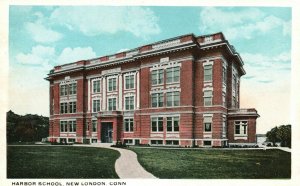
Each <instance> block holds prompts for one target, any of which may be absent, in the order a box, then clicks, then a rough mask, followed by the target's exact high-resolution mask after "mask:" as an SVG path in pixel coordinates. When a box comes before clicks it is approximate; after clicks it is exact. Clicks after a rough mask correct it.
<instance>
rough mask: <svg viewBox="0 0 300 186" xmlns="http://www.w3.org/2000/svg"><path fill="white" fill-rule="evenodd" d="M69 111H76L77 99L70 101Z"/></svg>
mask: <svg viewBox="0 0 300 186" xmlns="http://www.w3.org/2000/svg"><path fill="white" fill-rule="evenodd" d="M69 112H70V113H76V101H74V102H70V103H69Z"/></svg>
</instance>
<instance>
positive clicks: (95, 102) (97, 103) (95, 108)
mask: <svg viewBox="0 0 300 186" xmlns="http://www.w3.org/2000/svg"><path fill="white" fill-rule="evenodd" d="M99 111H100V100H99V99H94V100H93V112H99Z"/></svg>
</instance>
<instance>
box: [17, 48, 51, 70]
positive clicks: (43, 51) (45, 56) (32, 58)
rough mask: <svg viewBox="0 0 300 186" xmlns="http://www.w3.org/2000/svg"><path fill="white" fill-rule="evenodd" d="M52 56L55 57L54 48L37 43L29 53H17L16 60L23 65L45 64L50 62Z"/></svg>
mask: <svg viewBox="0 0 300 186" xmlns="http://www.w3.org/2000/svg"><path fill="white" fill-rule="evenodd" d="M53 57H55V49H54V48H53V47H45V46H41V45H38V46H35V47H33V48H32V49H31V52H30V53H27V54H24V53H19V54H17V56H16V60H17V61H18V62H19V63H21V64H25V65H26V64H29V65H45V64H48V63H50V61H51V60H52V58H53Z"/></svg>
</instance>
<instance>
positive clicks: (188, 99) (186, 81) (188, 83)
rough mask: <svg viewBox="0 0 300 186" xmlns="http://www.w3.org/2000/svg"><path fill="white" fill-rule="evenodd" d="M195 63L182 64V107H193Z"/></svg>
mask: <svg viewBox="0 0 300 186" xmlns="http://www.w3.org/2000/svg"><path fill="white" fill-rule="evenodd" d="M193 69H194V68H193V61H192V60H189V61H184V62H182V63H181V72H180V87H181V93H180V105H181V106H186V105H193V97H194V94H193V82H194V78H193V74H194V73H193Z"/></svg>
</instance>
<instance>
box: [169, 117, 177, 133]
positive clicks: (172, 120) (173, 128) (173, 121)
mask: <svg viewBox="0 0 300 186" xmlns="http://www.w3.org/2000/svg"><path fill="white" fill-rule="evenodd" d="M167 131H168V132H178V131H179V117H178V116H176V117H167Z"/></svg>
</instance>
